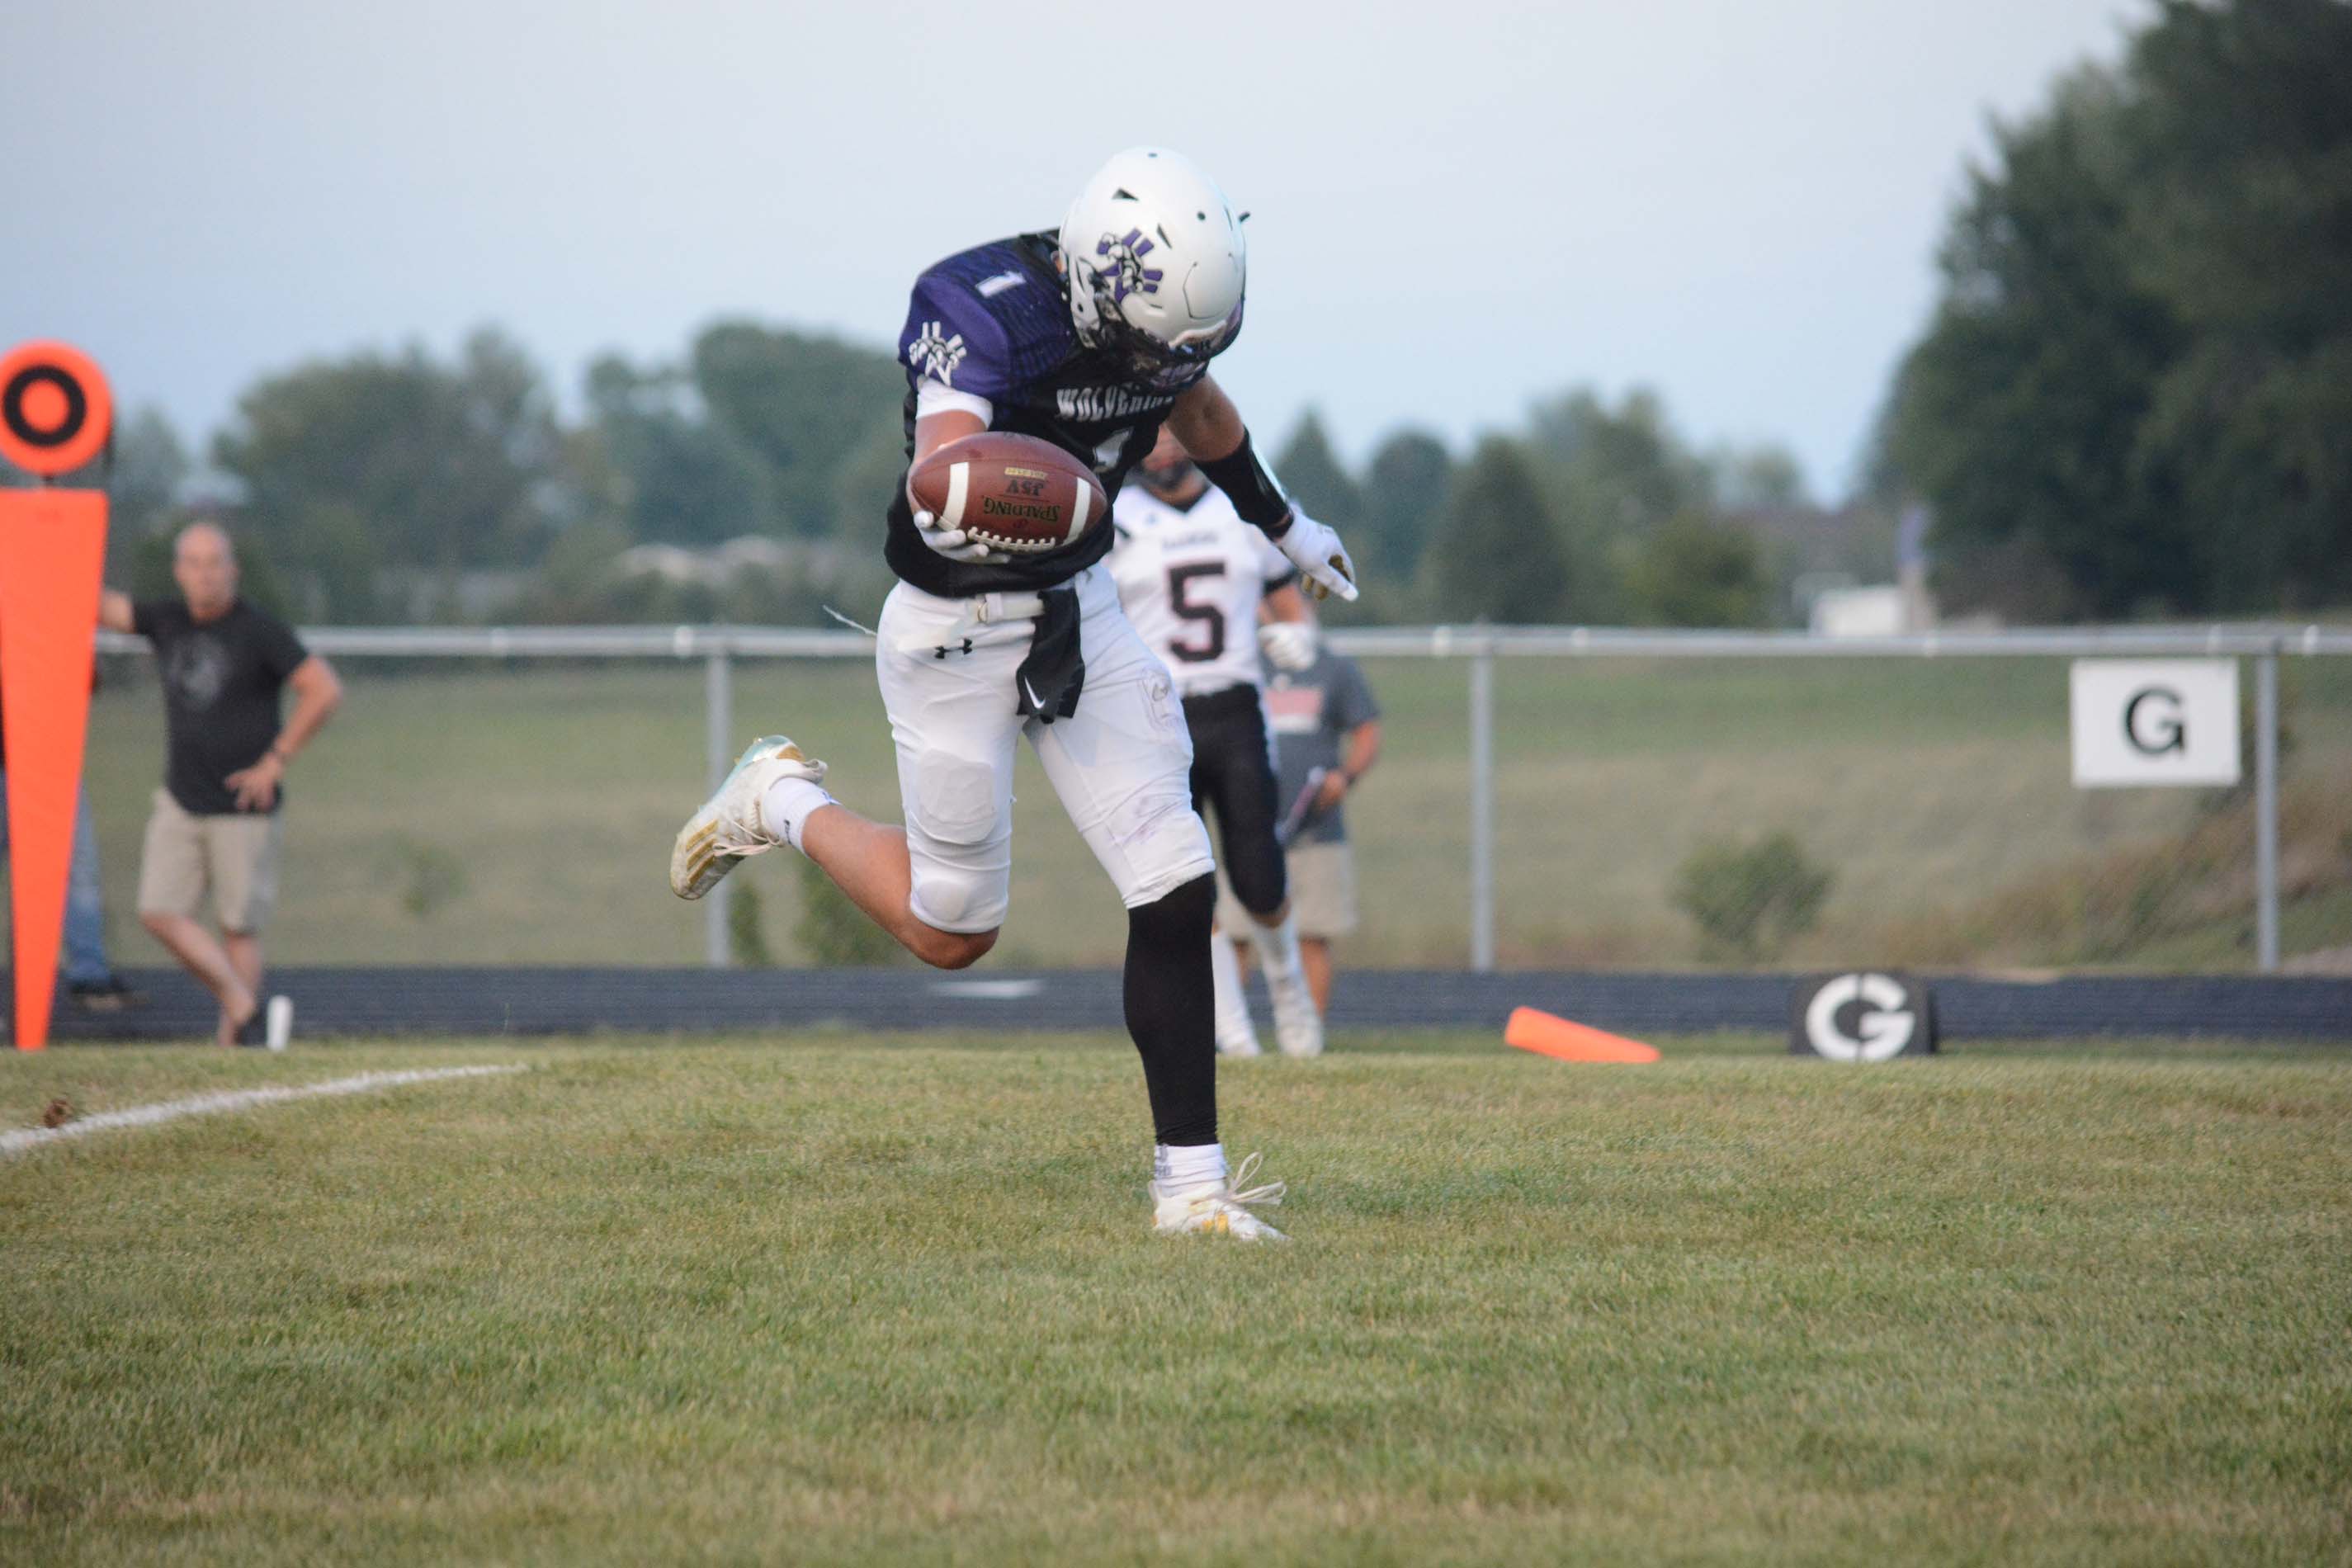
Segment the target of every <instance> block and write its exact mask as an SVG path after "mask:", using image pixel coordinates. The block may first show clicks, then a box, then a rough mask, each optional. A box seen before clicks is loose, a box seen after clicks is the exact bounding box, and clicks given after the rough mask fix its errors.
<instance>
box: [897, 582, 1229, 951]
mask: <svg viewBox="0 0 2352 1568" xmlns="http://www.w3.org/2000/svg"><path fill="white" fill-rule="evenodd" d="M1068 586H1070V587H1073V588H1076V590H1077V594H1078V605H1079V615H1080V620H1079V631H1078V640H1079V644H1080V647H1082V648H1083V649H1084V653H1085V658H1086V662H1087V675H1086V688H1085V690H1084V691H1083V692H1082V693H1081V694H1080V696H1079V698H1078V710H1077V712H1076V714H1075V715H1073V716H1072V717H1070V718H1067V719H1057V720H1055V721H1054V722H1053V723H1051V724H1046V723H1043V722H1041V721H1038V720H1035V719H1024V718H1023V717H1022V716H1021V715H1020V713H1019V711H1018V710H1017V709H1016V707H1015V699H1014V688H1013V681H1014V671H1015V670H1017V669H1018V668H1020V666H1021V662H1022V660H1024V658H1027V657H1028V654H1029V641H1030V633H1031V631H1032V630H1033V629H1034V627H1033V621H1032V619H1031V617H1034V616H1035V614H1036V613H1037V612H1036V601H1035V598H1034V595H1020V594H992V595H985V596H983V597H982V598H978V599H943V598H940V597H939V596H938V595H932V594H927V593H924V592H923V591H922V590H921V589H919V588H916V587H913V586H911V585H910V584H905V583H901V584H898V586H897V587H896V588H894V589H892V590H891V593H890V597H889V599H888V600H887V602H886V603H885V604H884V605H883V606H882V623H881V626H880V627H879V633H880V638H881V642H880V647H878V648H877V650H876V653H875V669H876V673H877V675H878V677H879V678H880V681H881V687H882V703H883V706H884V708H885V709H887V710H888V712H889V715H890V735H891V739H892V740H893V741H894V742H897V745H898V795H899V799H900V803H901V806H902V808H903V810H904V812H905V816H906V823H907V851H908V858H910V859H911V860H912V862H913V865H914V893H913V897H912V898H911V899H910V900H909V903H910V904H911V906H912V908H913V910H914V913H915V917H916V918H917V919H918V920H919V921H922V922H923V923H924V924H926V925H929V926H931V927H933V928H934V929H936V930H939V931H959V932H971V931H992V930H994V929H995V928H996V927H998V926H1000V925H1002V924H1003V923H1004V915H1005V910H1006V909H1007V908H1008V907H1009V906H1010V904H1011V902H1012V878H1013V739H1014V737H1015V736H1019V735H1025V736H1027V737H1028V741H1029V744H1030V746H1031V748H1032V749H1033V750H1034V751H1035V752H1036V753H1037V760H1038V761H1039V762H1040V763H1044V764H1045V777H1046V779H1047V780H1048V781H1049V782H1050V783H1051V784H1053V786H1054V793H1055V795H1058V796H1060V797H1061V801H1062V807H1063V809H1064V810H1065V811H1066V812H1068V813H1069V815H1070V821H1071V822H1072V823H1073V824H1075V825H1076V827H1077V830H1078V833H1079V835H1080V837H1084V838H1085V839H1086V841H1087V847H1088V848H1089V849H1092V850H1093V851H1094V852H1095V858H1096V859H1097V860H1099V861H1100V862H1102V868H1103V869H1104V870H1105V871H1107V872H1108V873H1109V874H1110V879H1111V881H1112V882H1113V883H1114V884H1115V885H1116V886H1117V887H1118V896H1119V898H1120V899H1121V900H1124V901H1125V903H1126V905H1127V907H1128V908H1129V909H1135V908H1137V907H1139V906H1140V905H1143V904H1149V903H1154V902H1157V901H1158V900H1160V899H1162V898H1165V897H1166V896H1167V895H1168V894H1170V893H1171V892H1173V891H1175V890H1176V889H1178V888H1181V887H1182V886H1183V885H1184V884H1185V883H1187V882H1189V881H1191V880H1192V879H1194V878H1196V877H1202V876H1206V875H1207V874H1208V873H1209V872H1211V871H1212V870H1213V869H1215V868H1216V860H1215V858H1214V857H1213V854H1212V853H1211V851H1210V848H1209V835H1208V830H1207V829H1206V828H1204V827H1203V826H1202V824H1201V819H1200V817H1199V816H1197V815H1195V814H1194V812H1193V810H1192V736H1191V734H1190V733H1189V732H1188V731H1186V729H1185V727H1184V715H1183V711H1182V710H1181V709H1180V708H1179V707H1178V706H1177V702H1176V698H1175V695H1174V685H1175V683H1174V682H1173V681H1172V680H1171V679H1170V678H1169V674H1168V669H1167V667H1166V666H1164V665H1162V664H1161V663H1160V659H1159V657H1158V656H1157V655H1155V654H1154V653H1153V652H1152V651H1151V650H1150V648H1149V647H1146V646H1145V645H1144V642H1143V639H1142V638H1141V637H1138V636H1136V634H1135V628H1134V627H1132V626H1129V624H1128V620H1127V616H1126V614H1125V613H1124V612H1123V611H1122V610H1121V609H1120V608H1119V603H1118V589H1117V588H1116V586H1114V585H1113V584H1112V582H1111V578H1110V574H1109V573H1108V571H1106V570H1105V569H1104V568H1103V567H1101V566H1090V567H1088V568H1087V570H1086V571H1084V572H1081V573H1079V574H1077V575H1076V577H1074V578H1072V579H1070V582H1069V584H1068Z"/></svg>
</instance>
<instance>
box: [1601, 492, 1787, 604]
mask: <svg viewBox="0 0 2352 1568" xmlns="http://www.w3.org/2000/svg"><path fill="white" fill-rule="evenodd" d="M1626 586H1627V588H1628V590H1629V591H1630V593H1631V595H1632V597H1633V604H1634V605H1635V607H1636V609H1637V611H1638V612H1639V614H1640V615H1641V616H1642V618H1643V620H1645V621H1649V622H1652V623H1654V624H1655V625H1658V626H1763V625H1766V624H1767V623H1768V622H1769V620H1770V618H1771V606H1772V586H1771V584H1770V583H1769V581H1768V580H1767V578H1766V576H1765V573H1764V563H1763V562H1762V560H1761V559H1760V558H1759V555H1758V553H1757V549H1756V541H1755V539H1754V537H1753V536H1752V535H1750V534H1748V532H1747V531H1744V530H1742V529H1738V528H1733V527H1731V526H1729V525H1727V524H1725V523H1722V522H1718V521H1716V520H1715V519H1714V518H1712V517H1710V516H1708V515H1706V513H1704V512H1698V511H1686V512H1682V513H1679V514H1677V515H1675V517H1672V518H1670V519H1668V520H1667V521H1666V523H1665V524H1664V527H1662V528H1660V529H1659V530H1658V531H1656V532H1655V533H1654V534H1652V535H1651V536H1650V537H1649V538H1647V539H1645V540H1643V542H1641V543H1640V544H1639V545H1638V546H1636V547H1635V552H1634V554H1633V564H1632V566H1631V567H1630V568H1629V569H1628V571H1627V573H1626Z"/></svg>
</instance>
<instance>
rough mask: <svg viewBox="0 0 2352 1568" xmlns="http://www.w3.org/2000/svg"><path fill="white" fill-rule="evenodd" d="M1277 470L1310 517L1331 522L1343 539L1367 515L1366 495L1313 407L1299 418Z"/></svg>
mask: <svg viewBox="0 0 2352 1568" xmlns="http://www.w3.org/2000/svg"><path fill="white" fill-rule="evenodd" d="M1274 471H1275V473H1276V476H1278V477H1279V478H1280V479H1281V480H1282V488H1283V489H1284V490H1285V491H1286V492H1287V493H1288V494H1289V496H1290V498H1291V499H1292V500H1296V501H1297V503H1298V504H1299V505H1300V506H1303V507H1305V508H1306V509H1307V515H1308V516H1310V517H1313V518H1316V519H1317V520H1318V521H1323V522H1328V523H1329V524H1330V525H1331V526H1332V527H1334V528H1336V529H1338V530H1339V531H1340V533H1341V534H1342V535H1343V536H1344V535H1347V534H1349V532H1350V531H1351V530H1352V529H1353V528H1354V526H1355V524H1356V523H1357V522H1358V521H1360V520H1361V518H1362V517H1363V515H1364V497H1363V492H1362V491H1360V490H1359V489H1357V488H1356V481H1355V480H1353V479H1349V477H1348V468H1347V465H1346V464H1344V463H1342V462H1340V461H1339V453H1337V452H1335V451H1333V450H1332V449H1331V437H1329V436H1328V434H1327V433H1326V432H1325V431H1324V428H1323V420H1322V417H1321V416H1319V415H1318V414H1317V413H1316V412H1315V410H1314V409H1312V408H1309V409H1308V410H1307V412H1306V413H1305V414H1302V415H1300V416H1299V418H1298V428H1297V429H1296V430H1293V431H1292V432H1291V433H1290V440H1289V443H1288V444H1287V445H1286V446H1285V447H1283V448H1282V455H1281V456H1280V457H1278V458H1276V459H1275V460H1274Z"/></svg>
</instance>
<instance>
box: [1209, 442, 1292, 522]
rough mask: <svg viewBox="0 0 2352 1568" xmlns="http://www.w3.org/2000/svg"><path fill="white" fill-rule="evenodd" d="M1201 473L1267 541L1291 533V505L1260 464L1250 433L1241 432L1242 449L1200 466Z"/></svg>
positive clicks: (1263, 465) (1236, 449)
mask: <svg viewBox="0 0 2352 1568" xmlns="http://www.w3.org/2000/svg"><path fill="white" fill-rule="evenodd" d="M1195 461H1198V459H1195ZM1201 472H1202V473H1203V474H1206V475H1207V476H1208V478H1209V482H1210V483H1211V484H1213V485H1214V486H1216V487H1217V488H1218V489H1221V490H1223V491H1224V492H1225V499H1226V500H1230V501H1232V502H1233V503H1234V510H1235V511H1237V512H1239V513H1241V515H1242V521H1244V522H1252V523H1255V524H1256V525H1257V526H1258V527H1259V528H1261V529H1264V530H1265V536H1266V537H1267V538H1268V539H1280V538H1281V537H1282V536H1283V535H1284V534H1286V533H1287V532H1289V531H1290V501H1289V500H1288V499H1287V498H1286V497H1285V496H1284V495H1283V493H1282V487H1281V486H1280V485H1277V484H1276V483H1275V482H1274V476H1273V475H1272V474H1269V473H1267V472H1266V471H1265V464H1264V463H1261V462H1259V461H1258V460H1257V451H1256V448H1255V447H1252V446H1251V445H1250V437H1249V432H1248V431H1246V430H1244V431H1243V432H1242V444H1241V445H1240V446H1238V447H1234V449H1233V450H1232V451H1230V452H1228V453H1226V454H1225V455H1224V456H1223V457H1222V458H1216V459H1215V460H1214V461H1212V462H1202V463H1201Z"/></svg>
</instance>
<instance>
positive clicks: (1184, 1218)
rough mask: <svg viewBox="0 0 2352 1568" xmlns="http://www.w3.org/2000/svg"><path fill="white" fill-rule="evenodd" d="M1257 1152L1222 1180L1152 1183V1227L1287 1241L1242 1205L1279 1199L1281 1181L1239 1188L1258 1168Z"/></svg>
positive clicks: (1164, 1232)
mask: <svg viewBox="0 0 2352 1568" xmlns="http://www.w3.org/2000/svg"><path fill="white" fill-rule="evenodd" d="M1259 1158H1260V1157H1259V1156H1258V1155H1256V1154H1252V1155H1251V1156H1250V1157H1249V1158H1248V1159H1246V1160H1244V1161H1243V1162H1242V1163H1241V1168H1240V1169H1239V1170H1237V1171H1235V1172H1234V1173H1233V1174H1232V1176H1230V1177H1229V1178H1227V1179H1226V1180H1224V1181H1222V1182H1210V1183H1205V1184H1201V1183H1196V1184H1192V1185H1191V1186H1185V1187H1174V1186H1163V1185H1161V1184H1160V1183H1158V1182H1154V1183H1152V1184H1151V1204H1152V1213H1151V1228H1152V1229H1153V1230H1155V1231H1158V1232H1159V1233H1160V1235H1161V1236H1230V1237H1233V1238H1234V1240H1235V1241H1288V1240H1289V1239H1290V1237H1286V1236H1285V1235H1283V1234H1282V1232H1280V1231H1278V1230H1276V1229H1275V1228H1274V1226H1270V1225H1268V1224H1266V1223H1265V1221H1264V1220H1262V1219H1260V1218H1258V1217H1257V1215H1254V1214H1252V1213H1250V1212H1249V1210H1248V1209H1247V1208H1245V1207H1244V1206H1243V1205H1245V1204H1257V1205H1261V1206H1263V1207H1265V1208H1273V1207H1274V1206H1276V1205H1278V1204H1279V1203H1281V1202H1282V1194H1283V1191H1284V1184H1282V1183H1280V1182H1268V1183H1267V1184H1265V1186H1262V1187H1250V1188H1247V1189H1245V1190H1237V1189H1242V1184H1244V1182H1247V1181H1248V1180H1249V1179H1250V1177H1251V1176H1252V1175H1254V1174H1255V1173H1256V1171H1257V1166H1258V1160H1259Z"/></svg>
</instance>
